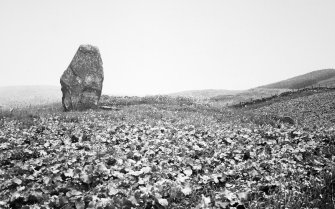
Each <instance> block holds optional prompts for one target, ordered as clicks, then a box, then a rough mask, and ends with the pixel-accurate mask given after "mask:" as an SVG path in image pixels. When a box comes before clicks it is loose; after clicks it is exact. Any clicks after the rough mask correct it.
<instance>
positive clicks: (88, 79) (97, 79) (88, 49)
mask: <svg viewBox="0 0 335 209" xmlns="http://www.w3.org/2000/svg"><path fill="white" fill-rule="evenodd" d="M103 80H104V72H103V67H102V60H101V56H100V52H99V49H98V48H97V47H94V46H91V45H81V46H80V47H79V49H78V51H77V53H76V54H75V56H74V57H73V59H72V61H71V63H70V65H69V67H68V68H67V69H66V70H65V71H64V73H63V75H62V77H61V78H60V83H61V86H62V93H63V97H62V103H63V107H64V110H65V111H68V110H83V109H88V108H94V107H96V106H97V105H98V102H99V99H100V96H101V91H102V83H103Z"/></svg>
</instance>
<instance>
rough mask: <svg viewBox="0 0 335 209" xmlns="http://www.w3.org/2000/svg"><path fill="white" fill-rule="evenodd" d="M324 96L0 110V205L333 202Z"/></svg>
mask: <svg viewBox="0 0 335 209" xmlns="http://www.w3.org/2000/svg"><path fill="white" fill-rule="evenodd" d="M333 98H334V93H324V94H318V95H312V96H310V97H305V98H298V99H296V100H292V101H290V102H289V103H288V102H285V103H276V104H272V105H271V106H268V107H261V108H257V109H250V108H249V109H239V110H233V109H224V108H222V109H218V108H211V107H210V106H208V105H206V106H201V105H199V104H191V103H189V102H188V103H187V104H181V103H180V102H179V101H172V99H170V100H164V102H161V101H162V100H161V98H160V99H159V101H160V102H155V101H154V100H150V102H141V103H142V104H135V103H134V104H132V105H130V106H124V105H123V106H122V105H119V106H118V107H117V108H114V109H112V110H89V111H85V112H67V113H63V112H61V111H59V110H45V109H44V110H41V111H34V112H31V111H26V112H18V113H15V112H14V113H11V114H9V115H8V114H3V116H4V117H3V119H2V120H1V122H0V125H1V129H0V208H1V207H2V208H59V209H60V208H77V209H83V208H147V209H149V208H159V209H161V208H162V209H163V208H239V209H241V208H334V205H335V199H334V195H335V177H334V176H333V175H335V167H334V165H335V131H334V126H333V125H334V124H333V122H334V121H331V120H329V118H332V116H329V115H332V114H334V109H333V107H334V104H333ZM144 103H145V104H144ZM114 105H115V104H114ZM309 110H311V111H313V113H310V114H309V115H318V116H319V117H306V114H307V113H306V111H309ZM288 113H289V115H290V116H291V117H292V118H294V119H295V120H296V121H299V123H298V124H295V125H289V124H285V123H283V122H280V120H278V119H280V117H281V116H283V115H287V114H288ZM291 113H292V114H291ZM328 116H329V117H328ZM306 118H308V119H306ZM310 123H313V124H317V125H315V126H314V125H311V124H310Z"/></svg>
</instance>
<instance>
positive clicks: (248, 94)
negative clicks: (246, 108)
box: [210, 88, 290, 105]
mask: <svg viewBox="0 0 335 209" xmlns="http://www.w3.org/2000/svg"><path fill="white" fill-rule="evenodd" d="M286 91H290V89H266V88H255V89H249V90H246V91H243V92H240V93H237V94H235V95H218V96H215V97H211V98H210V100H211V101H212V102H215V103H217V104H220V105H233V104H238V103H240V102H247V101H250V100H256V99H261V98H266V97H271V96H273V95H278V94H281V93H283V92H286Z"/></svg>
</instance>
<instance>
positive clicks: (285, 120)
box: [280, 116, 295, 125]
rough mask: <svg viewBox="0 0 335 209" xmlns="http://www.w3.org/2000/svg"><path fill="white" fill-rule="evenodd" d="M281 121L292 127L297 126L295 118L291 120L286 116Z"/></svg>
mask: <svg viewBox="0 0 335 209" xmlns="http://www.w3.org/2000/svg"><path fill="white" fill-rule="evenodd" d="M280 121H281V122H282V123H287V124H290V125H294V124H295V121H294V119H293V118H291V117H290V116H284V117H281V118H280Z"/></svg>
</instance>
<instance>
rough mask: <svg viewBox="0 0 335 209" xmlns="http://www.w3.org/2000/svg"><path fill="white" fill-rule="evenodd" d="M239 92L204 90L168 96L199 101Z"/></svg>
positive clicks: (238, 91)
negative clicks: (191, 98)
mask: <svg viewBox="0 0 335 209" xmlns="http://www.w3.org/2000/svg"><path fill="white" fill-rule="evenodd" d="M240 92H243V91H240V90H224V89H205V90H191V91H182V92H176V93H172V94H169V95H170V96H182V97H194V98H200V99H207V98H211V97H215V96H219V95H235V94H238V93H240Z"/></svg>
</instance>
